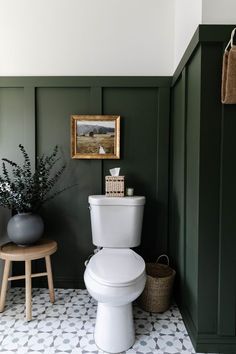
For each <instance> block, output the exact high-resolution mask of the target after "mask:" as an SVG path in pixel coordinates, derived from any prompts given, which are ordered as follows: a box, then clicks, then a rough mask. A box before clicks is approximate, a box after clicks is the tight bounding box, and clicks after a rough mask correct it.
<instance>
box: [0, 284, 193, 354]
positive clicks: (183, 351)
mask: <svg viewBox="0 0 236 354" xmlns="http://www.w3.org/2000/svg"><path fill="white" fill-rule="evenodd" d="M32 295H33V312H32V314H33V320H32V321H30V322H26V321H25V318H24V311H25V307H24V303H25V294H24V289H22V288H12V289H11V290H10V291H9V294H8V297H7V302H6V307H5V311H4V312H3V313H2V314H1V315H0V353H5V354H8V353H9V354H10V353H14V354H16V353H17V354H25V353H34V354H36V353H37V354H40V353H41V354H42V353H45V354H56V353H60V354H62V353H64V354H66V353H70V354H89V353H93V354H101V353H103V352H102V351H101V350H99V349H98V348H97V347H96V344H95V343H94V339H93V331H94V326H95V319H96V302H95V301H94V300H93V299H92V298H91V297H90V296H89V295H88V293H87V291H86V290H79V289H56V290H55V296H56V301H55V304H53V305H52V304H51V303H50V301H49V294H48V290H47V289H33V294H32ZM134 318H135V328H136V342H135V344H134V345H133V347H132V348H131V349H129V350H128V351H127V352H126V353H127V354H192V353H195V351H194V349H193V347H192V344H191V341H190V339H189V337H188V334H187V332H186V329H185V326H184V324H183V320H182V318H181V315H180V313H179V311H178V308H177V307H176V306H172V308H171V309H170V310H169V311H166V312H165V313H163V314H152V313H149V312H145V311H143V310H141V309H140V308H138V307H136V306H135V307H134Z"/></svg>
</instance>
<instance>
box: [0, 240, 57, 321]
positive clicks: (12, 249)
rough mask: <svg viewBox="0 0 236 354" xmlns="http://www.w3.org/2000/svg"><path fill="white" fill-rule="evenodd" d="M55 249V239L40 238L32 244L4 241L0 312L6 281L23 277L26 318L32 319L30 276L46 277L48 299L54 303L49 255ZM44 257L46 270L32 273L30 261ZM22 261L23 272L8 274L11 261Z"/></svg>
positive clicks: (0, 248)
mask: <svg viewBox="0 0 236 354" xmlns="http://www.w3.org/2000/svg"><path fill="white" fill-rule="evenodd" d="M56 250H57V243H56V241H52V240H48V239H41V240H40V241H38V242H37V243H35V244H34V245H32V246H28V245H27V246H19V245H16V244H15V243H13V242H8V243H5V244H4V245H2V246H1V247H0V258H1V259H3V260H4V261H5V264H4V271H3V279H2V286H1V295H0V312H3V311H4V306H5V300H6V294H7V284H8V281H12V280H20V279H25V300H26V301H25V305H26V306H25V307H26V319H27V321H30V320H31V319H32V302H31V290H32V281H31V280H32V278H36V277H44V276H46V277H47V279H48V288H49V296H50V301H51V302H52V303H54V301H55V294H54V287H53V278H52V267H51V258H50V256H51V255H52V254H53V253H55V252H56ZM40 258H45V264H46V272H42V273H33V274H32V272H31V269H32V266H31V261H33V260H36V259H40ZM14 261H24V262H25V274H23V275H16V276H10V277H9V273H10V269H11V262H14Z"/></svg>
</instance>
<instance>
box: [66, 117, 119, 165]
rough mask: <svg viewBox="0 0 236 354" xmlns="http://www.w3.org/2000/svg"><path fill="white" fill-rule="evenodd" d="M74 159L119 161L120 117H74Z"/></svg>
mask: <svg viewBox="0 0 236 354" xmlns="http://www.w3.org/2000/svg"><path fill="white" fill-rule="evenodd" d="M71 158H72V159H119V158H120V116H115V115H114V116H113V115H72V116H71Z"/></svg>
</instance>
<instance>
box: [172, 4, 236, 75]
mask: <svg viewBox="0 0 236 354" xmlns="http://www.w3.org/2000/svg"><path fill="white" fill-rule="evenodd" d="M235 1H236V0H235ZM174 4H175V40H174V41H175V50H174V69H176V67H177V66H178V64H179V62H180V60H181V58H182V56H183V54H184V52H185V50H186V48H187V46H188V44H189V42H190V40H191V38H192V36H193V34H194V32H195V31H196V29H197V27H198V25H199V24H200V23H201V21H202V0H175V1H174Z"/></svg>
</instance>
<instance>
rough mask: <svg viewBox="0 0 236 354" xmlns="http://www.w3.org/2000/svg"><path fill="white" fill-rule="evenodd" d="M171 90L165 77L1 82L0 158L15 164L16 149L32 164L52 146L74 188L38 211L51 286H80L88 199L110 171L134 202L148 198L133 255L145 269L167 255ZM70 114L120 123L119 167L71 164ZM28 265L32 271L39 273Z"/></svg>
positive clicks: (88, 247)
mask: <svg viewBox="0 0 236 354" xmlns="http://www.w3.org/2000/svg"><path fill="white" fill-rule="evenodd" d="M170 83H171V78H167V77H166V78H165V77H160V78H158V77H150V78H149V77H130V78H129V77H123V78H122V77H113V78H112V77H100V78H99V77H95V78H92V77H87V78H75V77H72V78H66V77H63V78H57V77H47V78H44V77H39V78H37V77H36V78H27V77H26V78H0V87H1V88H0V103H1V104H0V107H1V108H0V124H1V125H2V126H1V133H0V134H2V137H3V140H1V141H0V155H1V157H3V156H7V157H10V158H13V159H17V158H18V155H17V145H18V144H19V143H22V144H24V145H25V146H26V147H27V149H28V150H29V151H30V154H31V157H32V159H33V160H34V159H35V156H36V154H39V155H40V154H42V153H47V152H50V150H51V149H52V148H53V146H54V145H55V144H59V146H60V148H61V151H62V154H63V157H64V159H65V161H66V163H67V171H66V173H65V175H64V176H63V179H62V180H61V182H60V183H61V185H71V184H74V183H78V186H76V187H74V188H73V189H70V190H67V191H66V192H64V193H63V194H61V195H60V196H58V197H57V198H56V199H54V200H53V201H51V202H50V203H48V204H47V205H45V207H44V208H43V209H42V215H43V218H44V221H45V228H46V232H45V234H46V236H47V237H50V238H53V239H55V240H57V241H58V244H59V249H58V252H57V253H56V254H55V255H54V256H53V269H54V280H55V285H56V286H60V287H81V286H83V285H84V284H83V272H84V261H85V260H86V258H87V257H88V255H89V254H91V253H92V252H93V248H94V247H93V245H92V238H91V228H90V218H89V210H88V196H89V195H91V194H102V193H104V176H105V175H106V174H108V173H109V169H110V168H111V167H114V166H120V167H121V173H122V174H124V175H125V176H126V178H127V185H130V186H133V187H134V188H135V194H136V195H137V194H139V195H140V194H141V195H145V196H146V197H147V204H146V207H145V215H144V223H143V235H142V244H141V246H140V247H139V249H138V252H139V253H140V254H142V255H143V256H144V258H145V259H146V260H147V261H148V260H154V259H156V257H157V255H159V254H160V253H162V252H166V250H167V225H168V158H169V155H168V154H169V106H170V104H169V96H170ZM71 114H115V115H120V116H121V159H120V160H118V161H117V160H106V161H103V160H72V159H71V158H70V115H71ZM34 263H35V265H34V268H35V271H36V270H40V269H41V267H42V266H43V265H42V264H40V263H39V262H34ZM22 266H23V265H21V264H17V265H16V266H15V267H14V272H15V273H19V272H21V271H22ZM34 285H39V280H38V281H37V280H35V283H34Z"/></svg>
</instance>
